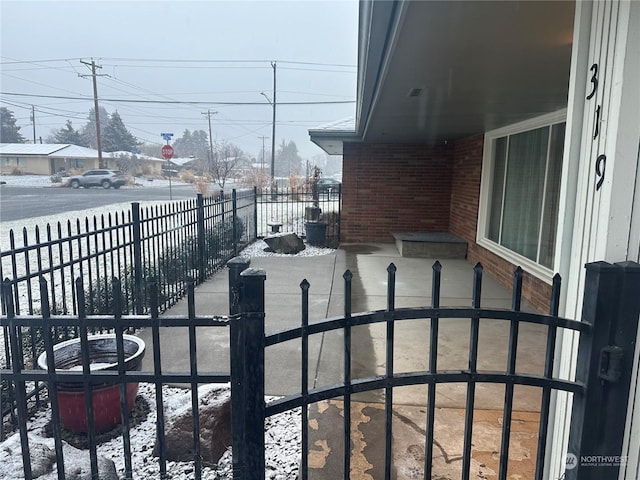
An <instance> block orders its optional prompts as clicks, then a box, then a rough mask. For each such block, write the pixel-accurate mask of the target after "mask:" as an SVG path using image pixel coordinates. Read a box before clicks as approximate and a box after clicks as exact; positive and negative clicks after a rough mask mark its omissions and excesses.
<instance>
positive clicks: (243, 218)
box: [0, 190, 257, 315]
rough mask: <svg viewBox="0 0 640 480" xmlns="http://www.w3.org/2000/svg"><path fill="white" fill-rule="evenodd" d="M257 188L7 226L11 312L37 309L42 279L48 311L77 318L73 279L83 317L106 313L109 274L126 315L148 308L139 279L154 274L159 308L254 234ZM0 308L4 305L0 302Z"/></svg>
mask: <svg viewBox="0 0 640 480" xmlns="http://www.w3.org/2000/svg"><path fill="white" fill-rule="evenodd" d="M256 198H257V195H256V193H255V191H251V190H245V191H236V190H233V191H232V192H231V194H230V195H224V194H222V195H220V196H218V197H203V196H202V195H200V194H198V196H197V197H196V198H194V199H192V200H185V201H179V202H173V203H167V204H161V205H157V206H148V207H141V206H140V204H139V203H132V204H131V209H130V210H129V211H120V212H114V213H109V214H105V215H101V216H99V217H97V216H96V217H93V218H84V219H76V220H75V221H74V220H68V221H67V222H66V224H63V223H60V222H58V223H57V224H56V225H50V224H47V226H46V228H45V229H40V228H39V227H36V228H35V230H34V232H28V231H27V229H26V228H23V229H22V232H21V233H22V235H21V237H22V241H21V242H20V241H19V239H18V238H17V237H18V235H17V232H14V231H13V230H10V231H9V232H8V236H9V248H8V249H6V250H3V251H2V252H0V259H1V261H0V278H2V279H10V281H11V283H12V285H14V287H15V288H14V290H13V305H14V309H15V311H16V312H17V313H28V314H34V313H39V312H40V311H41V305H40V299H41V297H40V291H39V286H38V281H39V278H40V277H44V278H46V279H47V280H48V284H49V296H50V306H51V310H52V312H53V313H54V314H61V315H67V314H74V315H77V313H78V311H79V308H80V306H79V305H78V304H77V302H76V301H75V300H76V299H77V292H76V291H75V288H76V286H75V283H74V279H75V278H78V277H80V278H82V279H83V284H84V287H85V288H86V291H85V295H84V297H85V302H86V304H85V305H84V306H83V308H85V309H86V311H87V312H88V314H90V315H93V314H105V313H112V311H113V310H112V302H113V298H112V296H111V293H110V292H111V279H112V278H119V279H120V280H121V281H122V283H123V285H124V289H123V291H124V294H125V297H124V299H123V305H122V309H123V312H125V313H136V314H142V313H144V312H148V311H149V305H148V304H145V303H144V298H147V296H146V295H144V289H145V280H146V279H148V278H151V277H153V278H155V279H156V280H157V282H158V285H159V289H160V308H161V310H163V311H164V310H166V309H167V308H168V307H170V306H171V305H173V304H174V303H175V302H176V301H177V300H178V299H179V298H180V297H182V296H183V295H184V293H185V291H186V285H187V279H188V278H194V279H195V280H196V282H198V283H200V282H202V281H204V280H205V278H206V277H208V276H210V275H211V274H212V273H214V272H215V271H216V270H217V269H219V268H221V267H223V266H224V265H225V263H226V261H227V260H229V259H230V258H232V257H234V256H235V255H237V254H238V251H239V249H241V248H243V247H244V246H245V245H247V244H248V243H250V242H252V241H254V240H255V239H256V238H257V230H256V228H257V208H256ZM3 311H6V307H5V306H4V304H3Z"/></svg>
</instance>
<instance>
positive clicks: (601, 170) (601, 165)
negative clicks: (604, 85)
mask: <svg viewBox="0 0 640 480" xmlns="http://www.w3.org/2000/svg"><path fill="white" fill-rule="evenodd" d="M589 71H591V72H592V75H591V92H590V93H589V95H587V100H591V99H592V98H593V97H594V95H595V94H596V92H597V91H598V64H597V63H594V64H593V65H591V68H590V69H589ZM595 117H596V121H595V126H594V127H593V140H595V139H596V138H598V135H599V134H600V129H599V127H600V105H597V106H596V110H595ZM595 168H596V178H597V180H596V191H598V190H600V188H601V187H602V184H603V183H604V174H605V171H606V169H607V156H606V155H605V154H604V153H602V154H600V155H598V157H597V158H596V163H595Z"/></svg>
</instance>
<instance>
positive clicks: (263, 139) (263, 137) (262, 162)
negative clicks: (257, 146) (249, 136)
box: [258, 136, 269, 170]
mask: <svg viewBox="0 0 640 480" xmlns="http://www.w3.org/2000/svg"><path fill="white" fill-rule="evenodd" d="M258 138H261V139H262V160H261V161H260V165H261V166H262V170H264V141H265V140H266V139H267V138H269V137H265V136H262V137H258Z"/></svg>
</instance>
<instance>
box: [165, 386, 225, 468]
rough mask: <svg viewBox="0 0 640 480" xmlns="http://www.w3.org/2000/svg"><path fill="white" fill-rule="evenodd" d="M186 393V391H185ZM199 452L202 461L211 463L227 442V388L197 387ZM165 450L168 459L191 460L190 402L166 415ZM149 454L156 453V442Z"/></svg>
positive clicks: (191, 422)
mask: <svg viewBox="0 0 640 480" xmlns="http://www.w3.org/2000/svg"><path fill="white" fill-rule="evenodd" d="M189 395H190V394H189ZM199 399H200V406H199V408H198V415H199V418H200V455H201V456H202V461H203V463H204V464H205V465H215V464H217V463H218V460H220V457H222V455H223V454H224V452H225V451H226V450H227V448H228V447H230V446H231V395H230V392H229V390H224V391H223V390H220V389H209V390H207V389H206V388H201V389H199ZM166 421H167V423H166V425H168V426H167V427H166V428H165V454H166V458H167V460H169V461H175V462H191V461H193V457H194V449H193V413H192V410H191V404H190V403H189V404H188V406H187V407H186V408H184V409H182V410H181V411H180V412H178V413H177V414H176V415H174V416H173V418H167V419H166ZM153 455H154V456H156V457H157V456H158V455H159V447H158V442H157V439H156V444H155V447H154V449H153Z"/></svg>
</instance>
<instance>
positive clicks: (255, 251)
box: [240, 240, 335, 258]
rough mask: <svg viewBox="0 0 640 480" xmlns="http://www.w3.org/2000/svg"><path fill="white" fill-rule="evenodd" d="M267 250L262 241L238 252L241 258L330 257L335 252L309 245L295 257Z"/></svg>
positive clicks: (330, 249)
mask: <svg viewBox="0 0 640 480" xmlns="http://www.w3.org/2000/svg"><path fill="white" fill-rule="evenodd" d="M266 248H267V244H266V243H265V242H264V240H256V241H255V242H253V243H252V244H251V245H249V246H248V247H247V248H245V249H244V250H242V252H240V256H241V257H249V258H253V257H292V256H293V257H315V256H317V255H330V254H332V253H334V252H335V250H334V249H333V248H322V247H312V246H311V245H306V247H305V249H304V250H302V251H301V252H298V253H296V254H295V255H291V254H287V253H274V252H267V251H265V249H266Z"/></svg>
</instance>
